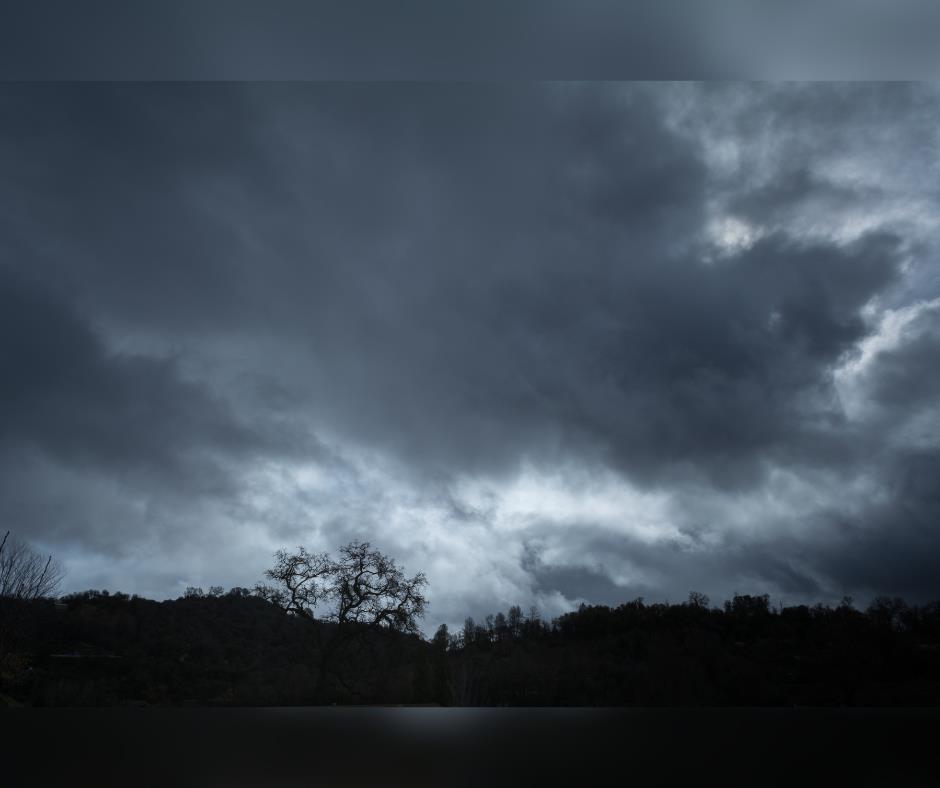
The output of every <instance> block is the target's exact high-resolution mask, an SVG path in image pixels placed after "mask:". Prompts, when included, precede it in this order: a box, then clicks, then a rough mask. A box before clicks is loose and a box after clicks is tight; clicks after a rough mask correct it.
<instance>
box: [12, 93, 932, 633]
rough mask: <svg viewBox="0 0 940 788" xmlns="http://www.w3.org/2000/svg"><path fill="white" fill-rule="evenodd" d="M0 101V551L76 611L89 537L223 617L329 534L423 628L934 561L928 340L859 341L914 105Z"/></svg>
mask: <svg viewBox="0 0 940 788" xmlns="http://www.w3.org/2000/svg"><path fill="white" fill-rule="evenodd" d="M0 96H2V100H0V108H2V112H3V117H4V123H3V126H2V128H3V129H4V131H3V134H2V136H0V162H2V164H3V165H4V167H5V168H6V170H7V171H8V173H9V177H8V178H6V180H5V182H4V185H3V186H0V206H2V210H3V216H4V223H5V228H6V232H5V233H4V236H3V240H2V241H0V254H2V255H3V262H4V266H5V267H4V268H3V269H2V272H3V274H2V279H0V301H2V304H3V305H4V306H5V308H4V309H3V310H2V312H3V314H2V318H0V320H2V321H3V338H2V340H0V348H2V352H3V354H4V364H5V367H6V368H7V369H8V370H10V371H11V372H13V373H14V374H10V375H6V376H5V377H4V382H3V384H0V392H2V401H3V406H4V407H3V415H2V416H0V441H2V446H0V450H2V452H3V456H4V457H5V458H6V459H5V460H4V461H5V462H8V463H15V462H17V460H16V458H17V457H20V456H22V457H25V456H30V457H33V459H32V460H30V461H29V462H26V463H21V467H20V468H19V469H18V471H17V474H16V478H17V482H16V483H17V493H16V495H15V501H16V503H15V512H16V516H17V517H18V518H19V522H21V523H23V524H24V528H25V529H26V530H28V531H32V533H26V534H22V536H24V537H29V536H33V537H34V538H42V539H44V540H46V541H47V542H48V543H49V544H50V545H52V546H55V544H56V539H59V538H61V544H63V545H65V544H68V545H71V547H70V548H69V549H74V550H81V551H83V552H82V556H84V557H82V558H81V559H80V561H79V559H76V561H79V562H80V563H81V565H82V566H83V567H84V568H83V569H82V575H81V576H82V577H83V578H86V577H87V578H93V577H95V576H96V575H95V572H96V571H99V570H96V569H95V568H94V567H95V564H94V560H95V559H94V555H95V554H96V551H99V552H100V551H106V550H111V551H112V552H113V551H118V552H121V550H118V548H117V545H119V544H120V545H123V548H122V551H123V554H124V555H130V554H131V553H132V552H133V551H134V550H135V549H137V548H135V547H134V546H135V545H139V546H140V550H144V549H145V547H144V546H146V550H147V551H151V552H150V554H151V557H150V558H149V559H148V561H149V564H147V566H149V568H148V569H146V570H145V571H146V572H148V573H149V575H148V577H150V578H151V580H148V582H151V581H152V582H153V584H154V585H156V582H157V581H156V578H158V577H159V578H163V580H166V578H177V579H174V580H173V581H172V582H173V583H177V582H182V578H181V577H177V576H178V575H181V573H189V574H190V575H193V574H196V575H198V576H199V578H200V579H201V578H203V577H205V578H206V579H205V580H202V582H204V583H208V582H215V579H213V578H212V577H211V576H210V575H211V573H212V571H213V570H214V571H215V572H216V573H217V574H218V575H221V576H224V577H225V578H231V579H232V582H239V578H241V579H240V582H242V583H246V584H247V583H250V582H251V581H253V580H254V579H255V577H256V576H257V575H258V574H260V571H261V569H262V568H263V567H264V565H265V562H266V560H267V558H268V555H267V554H266V552H265V551H270V549H273V547H276V546H280V545H282V544H284V543H285V542H288V543H289V542H293V541H297V542H300V541H315V542H316V543H317V545H316V546H318V547H323V548H330V547H335V546H336V544H338V543H339V541H341V540H342V539H345V538H347V537H350V536H351V535H355V536H365V537H367V538H372V539H373V541H376V542H377V543H379V544H382V545H384V546H386V547H387V548H388V549H389V550H390V551H394V552H396V553H398V554H399V555H401V556H402V557H403V562H404V563H405V565H406V566H409V565H412V564H414V565H415V568H416V569H417V568H421V567H422V566H428V567H429V570H428V571H429V574H430V576H431V579H432V583H433V582H434V581H435V578H438V582H437V588H436V589H435V590H434V593H435V594H436V599H437V600H438V604H439V608H438V610H439V611H440V612H439V613H438V612H437V611H435V614H436V615H440V616H441V617H442V618H447V617H453V618H452V620H455V619H456V617H457V616H459V615H461V613H460V611H461V610H462V607H461V606H462V605H463V606H465V607H466V611H467V612H473V611H476V612H477V614H479V612H480V611H481V610H483V609H485V606H486V605H499V604H509V603H512V602H520V603H526V602H527V600H529V601H536V602H538V603H540V604H542V605H543V606H545V607H546V609H554V610H560V609H563V607H564V605H566V604H570V603H572V601H573V600H574V599H576V598H587V599H590V598H597V599H600V598H603V599H605V600H610V601H614V597H615V596H616V595H617V594H619V593H623V594H624V595H629V594H634V595H636V594H635V593H634V592H637V593H642V594H643V595H645V596H647V597H655V596H656V595H657V593H658V592H659V593H663V594H665V593H668V594H670V595H671V596H672V597H673V598H675V597H676V596H677V595H681V596H684V593H683V591H682V589H683V588H685V590H686V591H687V590H688V589H689V588H691V587H698V588H700V589H701V590H705V591H707V592H709V593H713V594H721V593H727V592H730V591H731V590H734V589H735V588H737V590H742V591H745V590H750V587H751V586H753V587H754V590H762V589H765V588H766V589H768V590H771V591H773V592H775V593H782V594H792V595H795V596H802V597H812V596H814V595H817V596H818V595H826V594H832V595H835V596H836V598H837V597H838V595H840V594H841V593H842V592H845V591H851V590H852V589H853V588H857V589H862V590H865V589H867V590H868V591H871V592H875V591H878V590H884V591H890V590H891V588H893V587H897V588H901V587H903V588H905V589H910V590H911V593H916V594H918V595H929V593H931V589H930V583H929V581H927V580H926V578H927V576H928V573H927V570H928V569H929V568H930V567H931V566H932V564H931V563H930V561H931V560H932V559H928V558H923V560H922V561H921V563H922V564H923V570H922V571H921V570H917V572H918V573H919V574H917V576H918V577H920V578H922V579H921V580H919V581H917V582H913V581H912V582H911V583H908V582H907V580H905V577H906V576H907V574H906V573H907V571H908V570H907V568H906V565H905V562H906V561H908V560H909V559H911V557H912V555H911V554H910V553H909V552H906V549H907V548H906V547H905V546H906V545H911V544H915V543H916V544H921V550H920V554H921V555H934V554H936V551H933V547H932V545H933V542H932V541H931V539H930V538H929V536H924V537H923V539H926V540H927V541H926V542H922V541H918V540H921V537H920V536H917V535H916V534H918V533H920V531H917V528H920V527H921V526H914V525H910V523H915V522H927V521H928V520H929V517H928V514H927V513H929V512H931V511H933V510H932V509H931V506H932V505H933V504H932V503H931V498H930V494H929V492H928V491H925V490H924V489H921V488H920V487H916V486H915V488H910V487H905V486H904V485H905V483H902V482H901V481H899V480H902V479H907V478H909V477H910V478H914V477H912V476H911V474H914V476H916V473H915V471H914V469H915V467H918V468H919V467H921V465H918V462H921V463H923V462H927V464H928V465H929V462H928V461H927V460H919V461H917V462H915V461H914V460H913V459H912V458H913V457H915V456H916V457H921V456H923V457H930V456H932V455H931V454H930V452H931V451H933V450H934V449H935V446H936V442H935V441H936V433H935V432H933V431H931V430H932V429H933V427H932V425H933V424H936V423H937V422H936V420H935V418H934V414H933V411H932V410H931V408H932V402H933V398H932V394H933V393H934V392H935V388H936V387H935V386H934V383H935V381H933V379H932V376H931V374H930V372H929V371H925V370H926V368H927V365H928V363H929V359H930V358H931V354H932V353H933V352H934V345H935V344H936V337H935V336H934V334H935V333H936V332H934V331H933V329H932V328H928V327H924V326H926V325H927V322H928V319H929V318H930V314H932V313H930V314H928V312H929V310H928V311H924V312H923V314H921V315H920V317H918V318H917V319H916V320H913V321H912V322H910V323H909V325H908V328H907V330H906V332H904V333H903V336H902V337H901V338H900V339H899V340H898V341H897V342H895V343H894V344H891V343H890V342H889V341H888V339H887V338H885V337H886V336H887V335H885V336H884V337H882V334H884V332H885V331H887V330H888V329H887V328H886V326H887V325H888V324H887V323H885V322H884V318H885V316H890V315H894V314H902V312H899V311H898V310H903V309H905V308H907V307H909V306H910V305H911V304H915V303H917V302H919V301H920V300H923V299H930V298H933V297H934V296H935V295H937V291H936V290H931V289H930V286H929V283H930V282H932V281H936V277H935V275H934V274H932V273H931V272H933V271H934V269H935V265H934V263H933V259H934V258H932V257H931V255H932V250H933V249H935V239H934V231H935V227H934V225H933V224H932V219H931V218H930V217H931V216H932V215H933V214H932V212H931V211H930V210H929V208H931V207H935V203H936V198H937V194H936V189H935V187H934V186H932V185H931V183H932V182H931V181H930V180H929V179H926V178H923V177H921V170H922V168H923V166H926V164H919V163H920V162H921V159H922V158H923V157H921V156H920V153H919V152H921V151H926V150H929V149H930V148H929V146H930V145H936V143H937V138H936V133H935V125H932V124H931V123H929V122H928V121H929V119H930V118H934V119H935V117H936V109H937V102H936V96H935V95H934V93H933V92H932V91H931V90H930V89H929V88H926V87H920V86H905V85H899V86H883V87H879V88H872V87H869V86H858V87H853V86H825V85H823V86H816V85H813V86H783V87H773V86H695V87H689V86H683V85H602V86H584V85H567V84H565V85H550V86H531V85H525V86H523V85H517V86H508V85H503V86H496V85H361V84H345V85H343V84H337V85H328V84H314V85H303V84H300V85H276V84H271V85H244V86H241V85H212V86H209V85H198V84H194V85H172V86H170V85H120V86H114V85H110V86H109V85H78V86H44V85H41V86H40V85H37V86H31V85H19V86H16V85H11V86H5V87H4V88H2V90H0ZM931 129H933V131H931ZM931 135H933V136H931ZM27 272H28V273H27ZM931 277H933V278H931ZM903 314H907V313H903ZM918 314H920V313H918ZM879 337H881V339H879ZM882 340H884V341H882ZM879 341H882V345H883V347H882V346H881V345H878V344H877V343H878V342H879ZM872 342H874V343H875V345H872V344H871V343H872ZM866 343H868V345H866ZM868 346H872V347H875V346H878V347H882V349H881V350H880V351H879V352H877V353H874V354H873V353H872V352H871V351H870V350H869V351H865V347H868ZM866 352H867V355H866ZM932 381H933V382H932ZM852 403H854V404H852ZM881 446H888V447H889V448H888V449H887V450H886V451H885V452H884V454H885V456H884V457H877V458H876V456H875V455H874V451H875V449H876V448H877V447H881ZM66 473H70V474H72V477H71V478H72V481H71V482H70V483H64V482H63V481H62V474H66ZM918 473H919V471H918ZM57 479H58V480H59V481H56V480H57ZM599 480H603V483H601V481H599ZM55 484H59V485H60V488H59V489H60V490H64V491H68V496H69V497H68V500H69V501H70V504H69V506H65V507H63V506H60V507H59V508H58V509H57V510H56V517H57V518H58V520H57V521H58V522H60V523H62V522H63V518H64V520H65V521H68V522H71V525H68V526H67V525H65V524H62V525H60V526H58V527H57V528H51V527H49V526H48V525H43V523H46V522H48V520H49V518H50V517H52V514H51V513H50V510H49V505H48V501H46V502H45V503H44V502H43V498H44V493H46V492H48V490H49V489H50V487H51V486H52V485H55ZM595 488H596V489H595ZM83 490H84V494H83V493H82V491H83ZM144 490H145V491H146V493H143V492H142V491H144ZM468 490H471V491H472V494H471V492H468ZM562 493H563V494H564V496H565V497H564V499H563V500H560V501H556V502H554V503H552V502H551V501H552V500H554V499H552V495H554V494H558V495H561V494H562ZM62 495H65V493H64V492H63V493H62ZM141 496H144V497H145V498H146V500H147V501H148V505H147V506H148V507H149V508H147V507H145V509H146V511H144V510H142V509H140V508H139V507H138V510H134V511H136V514H135V513H133V511H131V510H129V509H128V505H129V504H128V502H129V501H132V500H139V499H140V498H141ZM11 500H12V499H11ZM11 507H13V504H9V505H8V507H7V508H8V511H7V512H6V515H7V516H8V517H9V515H10V511H11ZM618 507H619V508H618ZM147 511H149V515H148V514H147V513H146V512H147ZM618 511H619V512H620V514H619V515H618V514H617V512H618ZM142 512H143V513H142ZM118 513H121V514H120V515H118ZM115 516H122V517H127V518H129V520H130V523H131V524H129V525H123V526H118V525H117V524H114V525H113V526H110V525H108V524H107V523H106V522H105V521H106V520H107V519H108V518H111V517H115ZM148 518H149V519H148ZM546 518H547V519H546ZM918 518H920V519H919V520H918ZM895 519H897V520H898V521H903V522H902V524H901V525H897V526H894V525H892V526H889V525H888V523H889V522H893V521H894V520H895ZM91 520H95V521H96V524H95V525H94V526H91V525H89V524H88V523H89V522H90V521H91ZM846 522H851V523H853V524H852V525H851V526H845V527H843V526H842V525H840V523H846ZM637 523H641V525H637ZM641 526H642V527H641ZM923 527H924V528H927V529H928V530H929V527H928V526H923ZM911 528H913V529H914V530H913V531H911V530H910V529H911ZM57 534H58V535H59V536H57ZM66 534H67V538H66V536H65V535H66ZM145 534H146V535H145ZM890 534H895V536H890V537H889V535H890ZM905 534H909V536H908V535H905ZM161 535H165V536H161ZM889 538H890V540H891V541H890V543H891V544H892V545H895V546H896V548H891V549H888V548H887V547H886V546H885V544H886V543H884V542H882V541H879V540H883V539H889ZM220 542H227V548H226V549H227V551H228V552H227V553H226V555H228V560H229V562H230V563H229V564H227V565H226V566H225V567H221V566H220V565H219V564H218V563H217V562H216V563H213V559H212V558H210V556H209V552H210V545H213V544H218V543H220ZM533 545H535V547H533ZM536 548H537V549H536ZM849 548H851V549H849ZM533 550H535V552H533ZM879 551H880V552H882V553H885V554H887V555H890V556H891V559H890V561H888V562H886V564H885V565H884V566H881V567H880V568H879V569H877V570H876V569H875V568H874V563H873V561H874V556H876V555H877V554H878V553H879ZM931 551H933V552H931ZM76 555H77V553H76ZM839 555H841V556H843V558H841V559H840V558H838V556H839ZM200 556H203V557H202V558H200ZM460 556H462V557H463V560H462V561H461V559H460ZM850 556H851V558H850ZM602 559H603V560H602ZM174 562H176V564H178V565H179V566H181V567H182V568H180V569H179V571H175V570H174V569H172V567H173V566H174ZM924 562H926V563H924ZM145 563H147V562H145ZM915 565H920V564H916V562H915ZM630 567H633V569H632V570H631V569H630ZM631 571H634V575H631V574H630V572H631ZM435 572H437V574H436V575H435ZM243 575H250V576H248V577H243ZM113 576H114V577H115V578H116V580H117V581H119V582H130V578H131V575H130V574H127V575H120V573H118V574H115V575H113ZM631 577H633V579H630V578H631ZM218 579H222V577H219V578H218ZM161 582H162V581H161ZM509 597H513V598H509ZM500 600H503V601H502V602H501V601H500Z"/></svg>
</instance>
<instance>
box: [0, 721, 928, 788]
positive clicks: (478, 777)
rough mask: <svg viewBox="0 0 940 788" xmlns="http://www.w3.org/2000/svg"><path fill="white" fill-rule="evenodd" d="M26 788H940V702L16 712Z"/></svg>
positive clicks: (7, 757) (6, 732)
mask: <svg viewBox="0 0 940 788" xmlns="http://www.w3.org/2000/svg"><path fill="white" fill-rule="evenodd" d="M0 726H2V732H3V737H2V741H3V755H4V772H5V774H7V775H9V774H13V773H15V771H14V770H15V769H16V768H17V767H19V768H21V769H23V770H24V771H23V772H22V773H23V774H24V775H25V776H24V777H23V778H21V781H20V782H16V783H11V785H13V784H15V785H30V786H52V785H72V786H99V787H100V788H107V786H138V785H161V786H180V785H198V786H202V787H203V788H213V787H214V786H219V787H220V788H221V787H222V786H224V787H225V788H237V787H238V786H272V787H279V786H285V787H286V786H332V785H342V786H373V785H374V786H398V785H408V786H450V785H455V786H469V785H481V786H483V785H566V786H580V785H593V784H604V785H644V786H646V785H711V784H715V785H719V786H729V785H742V786H743V785H747V786H762V785H768V784H770V785H788V786H797V785H799V786H803V785H816V784H819V785H833V786H836V785H852V786H891V787H892V788H894V787H897V788H904V786H928V785H930V786H932V785H936V784H937V783H936V779H937V756H936V751H935V743H936V740H937V734H938V733H940V710H937V709H694V710H683V709H629V710H627V709H485V708H476V709H463V708H340V707H337V708H269V709H231V708H230V709H8V710H5V711H3V712H0Z"/></svg>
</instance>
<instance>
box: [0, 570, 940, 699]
mask: <svg viewBox="0 0 940 788" xmlns="http://www.w3.org/2000/svg"><path fill="white" fill-rule="evenodd" d="M0 700H2V701H3V703H6V704H10V705H16V704H25V705H35V706H61V705H68V706H85V705H187V704H199V705H306V704H317V703H371V704H444V705H638V706H657V705H785V706H791V705H806V706H809V705H823V706H839V705H849V706H879V705H904V706H911V705H913V706H918V705H940V603H931V604H928V605H922V606H908V605H907V604H905V603H904V602H903V601H901V600H898V599H888V598H879V599H877V600H876V601H875V602H874V603H873V604H872V605H871V606H870V607H869V608H868V609H867V610H865V611H860V610H857V609H855V608H854V607H853V606H852V604H851V602H850V600H845V601H844V602H843V603H842V604H841V605H839V606H837V607H828V606H823V605H817V606H814V607H807V606H799V607H785V608H782V609H777V608H774V607H772V606H771V605H770V604H769V602H768V598H767V597H766V596H735V597H734V598H733V599H732V600H729V601H728V602H726V603H725V604H724V605H723V606H722V607H713V606H710V605H709V603H708V600H707V599H705V598H704V597H702V596H701V595H698V594H692V595H690V598H689V601H688V602H686V603H684V604H672V605H667V604H645V603H644V602H643V600H641V599H637V600H635V601H632V602H628V603H626V604H622V605H620V606H619V607H614V608H611V607H604V606H582V607H581V608H580V609H579V610H577V611H575V612H571V613H568V614H566V615H563V616H561V617H559V618H557V619H555V620H552V621H544V620H542V619H541V618H540V617H539V616H538V613H537V611H534V610H532V611H529V613H528V614H523V612H522V611H521V610H520V609H519V608H518V607H513V608H510V610H509V612H508V613H506V614H503V613H499V614H496V615H494V616H489V617H487V619H486V620H485V621H484V622H480V623H476V622H474V621H472V620H470V619H468V620H467V622H466V623H465V625H464V627H463V628H462V630H461V631H459V632H449V631H448V630H447V628H446V627H444V626H442V627H441V628H440V629H439V630H438V631H437V633H436V634H435V635H434V636H433V637H432V638H431V639H430V640H425V639H423V638H422V637H421V636H420V635H418V634H416V633H413V632H412V633H408V632H402V631H397V630H395V629H394V628H383V629H375V628H370V627H356V626H355V625H351V626H348V627H347V628H346V630H345V634H341V630H340V628H339V627H338V626H337V624H335V623H330V622H325V621H318V620H309V619H305V618H303V617H301V616H297V615H292V614H290V613H289V612H285V610H284V609H282V608H281V607H278V606H277V605H275V604H273V603H272V602H271V601H269V600H266V599H264V598H262V597H261V596H259V595H257V594H256V593H254V592H252V591H250V590H247V589H241V588H234V589H232V590H230V591H228V592H227V593H223V592H222V589H219V588H215V589H212V590H211V591H210V592H209V593H202V592H201V591H200V590H198V589H191V590H190V591H189V592H187V595H186V596H184V597H181V598H179V599H175V600H168V601H163V602H156V601H153V600H149V599H143V598H139V597H129V596H127V595H125V594H120V593H114V594H109V593H108V592H106V591H101V592H99V591H87V592H84V593H80V594H72V595H69V596H66V597H63V598H61V599H60V600H52V599H32V600H18V599H9V598H7V599H0Z"/></svg>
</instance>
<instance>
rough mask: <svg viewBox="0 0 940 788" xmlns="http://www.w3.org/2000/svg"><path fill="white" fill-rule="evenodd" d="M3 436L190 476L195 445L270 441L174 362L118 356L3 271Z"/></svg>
mask: <svg viewBox="0 0 940 788" xmlns="http://www.w3.org/2000/svg"><path fill="white" fill-rule="evenodd" d="M0 358H2V363H3V371H4V372H3V377H2V383H0V442H2V443H3V444H4V445H9V444H14V445H17V444H20V445H29V446H32V447H35V448H38V449H40V450H42V451H43V452H46V453H48V454H50V455H52V456H53V457H54V458H56V459H59V460H63V461H66V462H73V463H77V464H86V463H88V464H92V465H102V466H105V467H107V468H109V469H111V470H117V469H120V470H122V471H127V470H131V469H134V468H137V467H141V468H145V469H147V470H151V471H156V472H158V473H161V474H169V475H171V476H172V477H173V482H174V483H175V484H185V483H186V482H187V480H188V479H191V477H190V473H191V472H192V470H193V469H192V468H186V467H180V463H181V461H182V459H183V458H184V457H185V456H186V454H187V453H188V452H190V451H193V450H196V451H200V450H204V449H209V450H212V451H217V452H220V453H231V454H235V455H237V454H239V453H241V452H244V451H246V450H257V449H258V448H259V447H261V446H263V445H264V441H263V439H262V437H261V436H260V435H255V434H253V433H252V432H251V430H249V429H246V428H245V427H243V426H241V425H239V424H238V423H237V421H236V420H235V419H234V417H233V416H232V414H231V413H230V412H229V411H228V409H227V407H226V406H225V404H224V403H223V402H221V401H219V400H216V399H214V398H212V397H211V396H210V395H209V394H207V392H206V391H205V390H204V388H203V387H202V386H201V385H199V384H194V383H188V382H186V381H184V380H182V379H181V378H180V376H179V374H178V372H177V370H176V368H175V365H174V364H173V362H172V360H165V359H154V358H148V357H142V356H134V355H122V354H112V353H109V352H108V351H107V350H106V349H105V347H104V346H103V345H102V343H101V340H100V339H99V338H98V337H97V336H96V334H95V333H94V332H93V331H92V330H91V329H90V328H89V327H88V325H86V324H85V323H84V322H83V320H82V319H81V318H80V317H79V316H78V315H77V314H76V313H75V312H74V311H72V310H71V309H70V308H69V307H68V306H67V305H66V304H65V303H63V301H62V300H61V299H60V298H57V297H56V296H54V295H51V294H49V293H46V292H43V290H42V289H41V288H40V287H38V286H37V285H36V284H35V283H32V282H30V281H28V280H27V279H25V278H23V277H20V276H18V275H16V274H15V273H13V272H11V271H10V270H8V269H0Z"/></svg>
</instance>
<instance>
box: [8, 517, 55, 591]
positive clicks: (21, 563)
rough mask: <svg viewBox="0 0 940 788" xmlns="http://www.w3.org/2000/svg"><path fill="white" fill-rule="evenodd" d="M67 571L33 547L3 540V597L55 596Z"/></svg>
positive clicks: (50, 557)
mask: <svg viewBox="0 0 940 788" xmlns="http://www.w3.org/2000/svg"><path fill="white" fill-rule="evenodd" d="M63 576H64V572H63V570H62V567H61V566H60V565H59V563H58V561H56V560H55V559H54V558H53V557H52V556H51V555H50V556H46V557H43V556H42V555H40V554H39V553H38V552H36V551H35V550H34V549H33V548H32V547H30V546H29V545H27V544H25V543H24V542H19V541H16V540H11V539H10V532H9V531H7V532H6V534H4V536H3V540H2V541H0V597H11V598H13V599H38V598H40V597H48V596H52V595H53V594H54V593H55V591H56V589H57V588H58V587H59V584H60V583H61V582H62V578H63Z"/></svg>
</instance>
